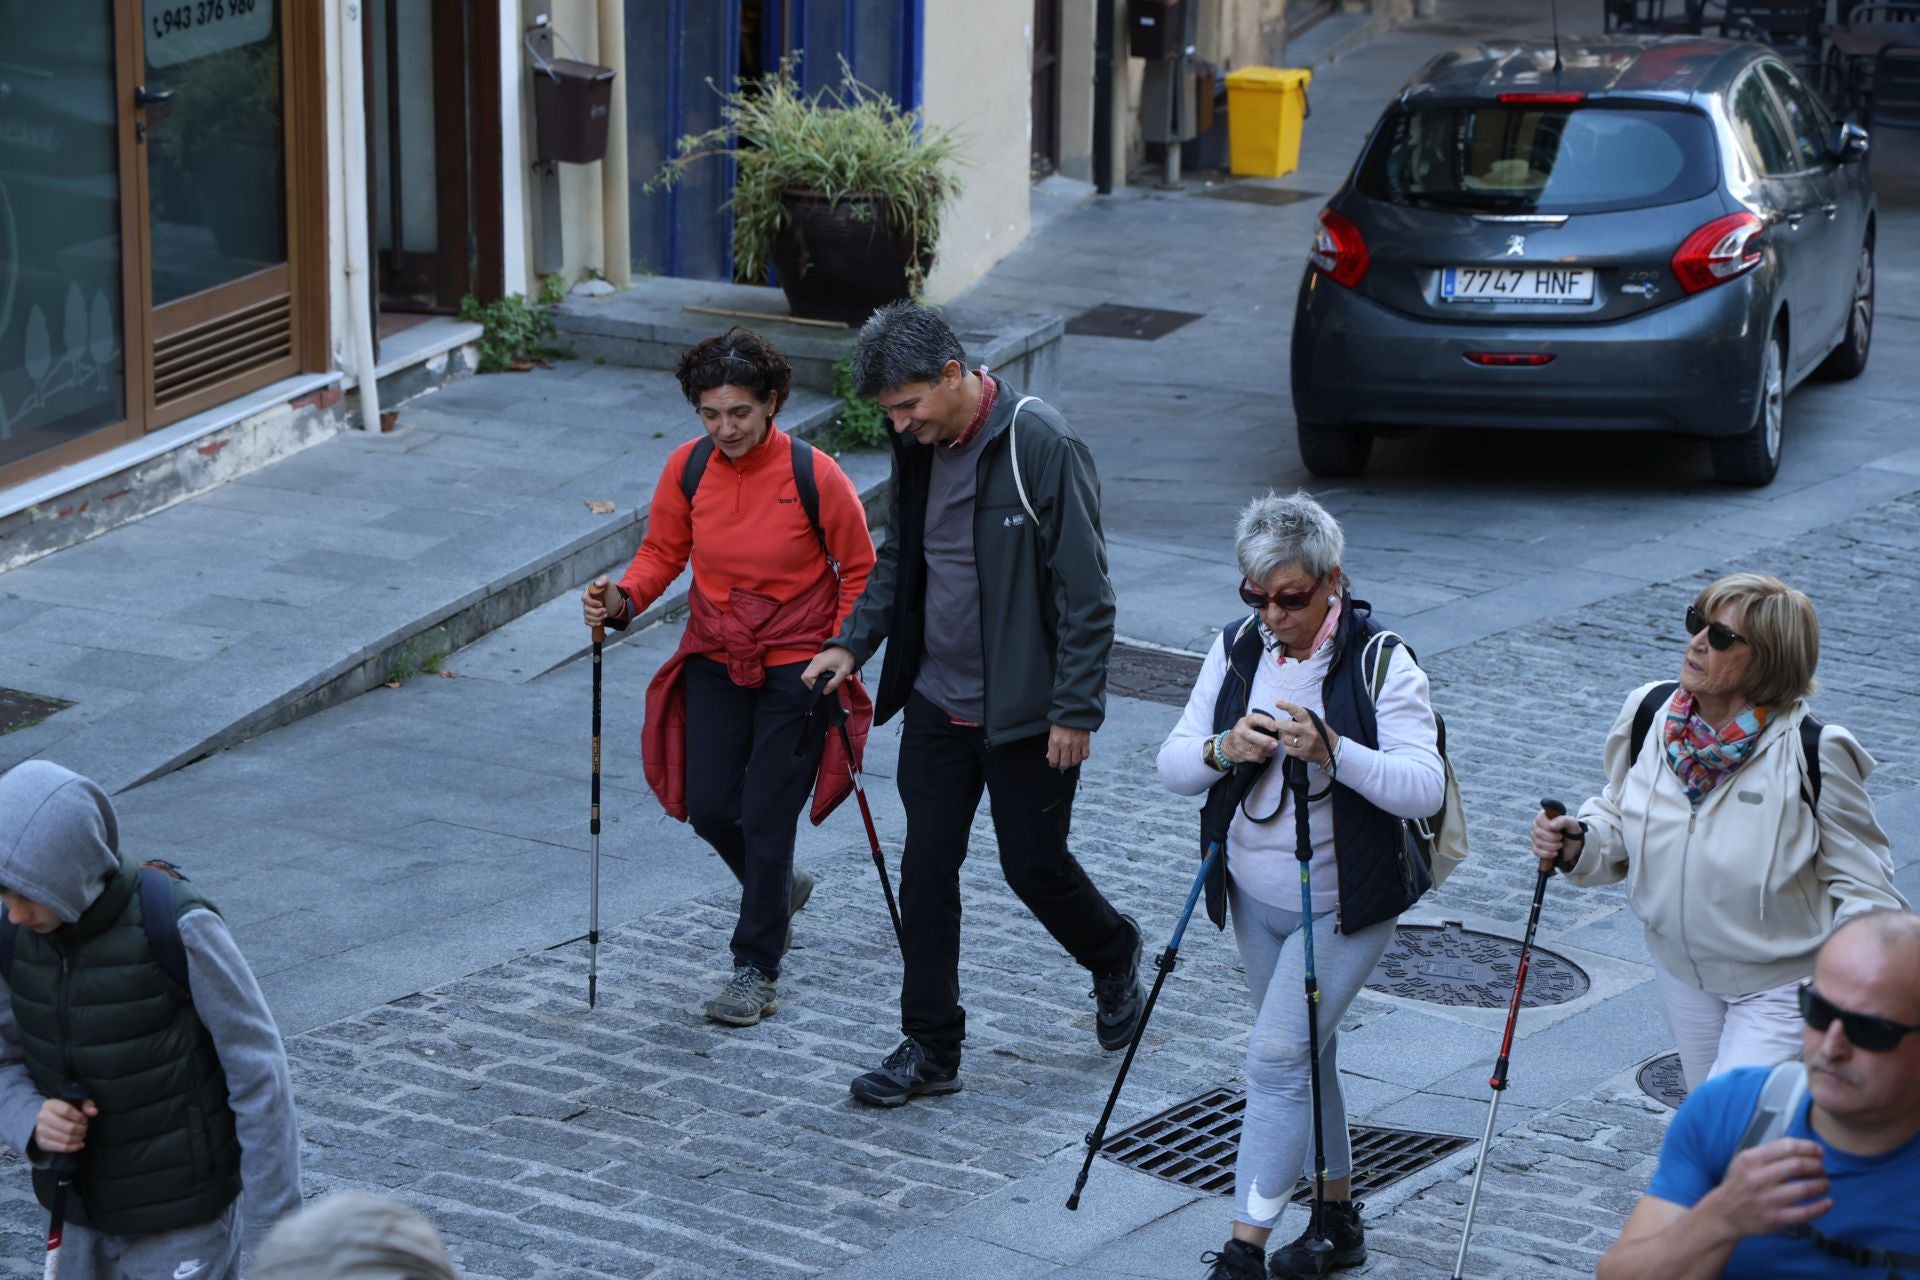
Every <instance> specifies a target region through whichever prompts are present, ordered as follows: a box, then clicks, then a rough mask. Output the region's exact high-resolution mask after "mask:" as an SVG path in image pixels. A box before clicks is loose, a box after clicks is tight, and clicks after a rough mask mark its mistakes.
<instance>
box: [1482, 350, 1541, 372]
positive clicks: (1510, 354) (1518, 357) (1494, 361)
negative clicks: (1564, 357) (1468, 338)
mask: <svg viewBox="0 0 1920 1280" xmlns="http://www.w3.org/2000/svg"><path fill="white" fill-rule="evenodd" d="M1467 359H1469V360H1471V361H1472V362H1473V363H1475V364H1482V365H1487V366H1489V367H1490V368H1497V369H1513V368H1518V369H1537V368H1539V367H1540V366H1541V365H1543V364H1552V363H1553V357H1552V356H1550V355H1548V354H1547V353H1546V352H1544V351H1469V352H1467Z"/></svg>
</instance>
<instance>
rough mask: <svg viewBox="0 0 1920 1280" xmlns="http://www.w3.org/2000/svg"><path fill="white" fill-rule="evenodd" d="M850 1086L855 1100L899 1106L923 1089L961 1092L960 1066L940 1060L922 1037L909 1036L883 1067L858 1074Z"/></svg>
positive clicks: (878, 1105)
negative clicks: (945, 1064) (922, 1041)
mask: <svg viewBox="0 0 1920 1280" xmlns="http://www.w3.org/2000/svg"><path fill="white" fill-rule="evenodd" d="M848 1088H849V1089H850V1090H851V1091H852V1093H853V1096H854V1099H855V1101H858V1102H864V1103H866V1104H868V1105H869V1106H874V1107H897V1106H899V1105H900V1104H901V1103H903V1102H905V1101H906V1100H907V1099H908V1098H917V1097H919V1096H920V1095H921V1094H923V1093H958V1092H960V1068H959V1066H958V1065H957V1064H956V1065H954V1066H951V1067H946V1066H941V1065H939V1064H937V1063H936V1062H934V1060H933V1058H932V1056H931V1055H930V1054H928V1052H927V1051H926V1049H925V1048H924V1047H922V1046H921V1044H920V1042H919V1041H918V1040H915V1039H914V1038H913V1037H912V1036H908V1037H907V1038H906V1039H905V1040H902V1041H901V1042H900V1047H899V1048H897V1049H895V1050H894V1051H893V1052H892V1053H890V1054H888V1055H887V1056H886V1058H885V1059H884V1060H883V1061H882V1062H881V1063H880V1065H879V1067H877V1068H876V1069H874V1070H872V1071H869V1072H867V1074H865V1075H863V1076H857V1077H855V1078H854V1081H853V1083H852V1084H851V1085H849V1086H848Z"/></svg>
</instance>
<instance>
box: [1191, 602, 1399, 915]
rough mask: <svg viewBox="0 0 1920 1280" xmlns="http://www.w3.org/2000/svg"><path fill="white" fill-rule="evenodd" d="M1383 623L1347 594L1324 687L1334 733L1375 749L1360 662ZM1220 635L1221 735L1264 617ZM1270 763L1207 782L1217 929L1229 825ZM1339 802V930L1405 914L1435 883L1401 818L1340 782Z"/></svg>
mask: <svg viewBox="0 0 1920 1280" xmlns="http://www.w3.org/2000/svg"><path fill="white" fill-rule="evenodd" d="M1243 623H1244V624H1246V625H1244V626H1243V625H1242V624H1243ZM1379 630H1381V628H1380V625H1379V624H1378V623H1376V622H1375V621H1374V620H1373V607H1372V606H1371V605H1369V604H1368V603H1367V602H1366V601H1364V600H1355V599H1353V598H1352V597H1350V596H1349V597H1347V599H1346V600H1345V602H1344V603H1343V605H1342V607H1341V610H1340V621H1339V623H1338V624H1337V625H1336V626H1335V627H1334V631H1333V636H1332V638H1331V639H1329V640H1328V641H1327V643H1328V644H1329V645H1331V646H1332V647H1333V653H1332V660H1331V662H1330V663H1329V664H1328V666H1327V675H1326V679H1325V680H1324V681H1322V682H1321V685H1320V698H1321V703H1322V706H1323V707H1324V710H1323V711H1322V712H1321V715H1322V717H1323V718H1324V719H1325V720H1326V722H1327V724H1328V725H1329V726H1331V727H1332V729H1333V731H1334V732H1335V733H1337V734H1339V735H1340V736H1341V737H1342V738H1352V739H1353V740H1354V741H1355V742H1358V743H1360V744H1362V745H1363V746H1366V747H1370V748H1376V749H1377V748H1378V747H1379V745H1380V731H1379V725H1378V722H1377V721H1376V720H1375V719H1374V714H1373V694H1372V691H1371V690H1370V689H1368V687H1367V675H1368V673H1367V672H1366V671H1364V670H1362V669H1361V668H1362V666H1363V662H1362V657H1363V654H1364V653H1365V650H1366V647H1367V641H1368V640H1369V639H1371V638H1372V637H1373V635H1374V634H1375V633H1376V632H1378V631H1379ZM1220 643H1221V644H1222V645H1223V646H1225V648H1226V652H1227V674H1226V678H1225V679H1224V680H1222V681H1221V682H1220V692H1219V695H1218V696H1217V697H1216V698H1215V699H1214V704H1213V731H1214V732H1215V733H1219V732H1221V731H1222V730H1225V729H1229V728H1232V727H1233V725H1234V724H1236V723H1238V721H1239V720H1240V717H1242V716H1244V715H1246V714H1247V700H1248V698H1249V696H1250V695H1251V693H1252V691H1253V675H1254V672H1255V671H1256V670H1258V669H1259V665H1260V660H1261V656H1262V655H1263V654H1264V653H1265V652H1266V645H1265V643H1264V642H1263V641H1262V640H1261V638H1260V627H1259V624H1258V622H1257V621H1251V620H1249V619H1248V618H1246V617H1244V616H1243V617H1240V618H1236V619H1234V620H1233V622H1232V623H1230V624H1229V625H1228V626H1227V627H1226V629H1225V630H1224V631H1223V632H1222V634H1221V638H1220ZM1263 710H1268V711H1271V710H1272V708H1270V707H1268V708H1263ZM1270 766H1271V761H1266V762H1262V763H1260V764H1257V765H1249V764H1243V765H1236V766H1234V769H1233V772H1232V773H1227V774H1222V775H1221V777H1220V781H1218V782H1216V783H1214V784H1213V786H1212V787H1211V788H1209V789H1208V791H1207V799H1206V803H1205V804H1204V805H1203V806H1202V807H1201V809H1200V851H1201V853H1202V855H1203V856H1204V855H1205V853H1206V852H1207V851H1208V850H1209V849H1212V848H1214V847H1215V846H1218V847H1219V850H1220V858H1219V859H1218V861H1217V862H1215V864H1214V869H1213V872H1212V874H1211V875H1210V876H1209V877H1208V879H1207V915H1208V917H1209V918H1210V919H1212V921H1213V923H1214V925H1215V926H1216V927H1218V928H1224V927H1225V926H1226V922H1227V859H1228V850H1227V831H1228V829H1229V828H1230V827H1231V826H1232V825H1233V815H1234V813H1235V811H1236V810H1238V809H1239V807H1240V802H1241V801H1242V800H1243V799H1244V798H1245V797H1246V794H1247V792H1248V791H1250V790H1251V789H1252V788H1253V785H1254V783H1256V782H1258V781H1259V780H1260V777H1261V775H1262V774H1264V773H1265V772H1266V771H1267V769H1268V768H1269V767H1270ZM1332 801H1333V855H1334V865H1335V867H1336V869H1337V871H1338V873H1339V885H1340V897H1339V901H1338V903H1337V905H1336V906H1335V908H1334V928H1335V929H1336V930H1337V931H1338V932H1341V933H1358V932H1359V931H1360V930H1362V929H1364V928H1366V927H1367V926H1369V925H1374V924H1379V923H1380V922H1381V921H1382V920H1390V919H1392V918H1393V917H1394V916H1397V915H1399V914H1400V913H1401V912H1402V911H1405V910H1406V909H1407V908H1408V907H1411V906H1412V905H1413V904H1414V903H1416V902H1418V901H1419V900H1420V895H1421V894H1423V893H1425V892H1426V891H1427V890H1428V889H1430V888H1432V887H1433V884H1432V881H1431V880H1430V879H1429V877H1428V876H1427V872H1426V868H1425V867H1424V866H1422V865H1421V863H1420V860H1419V859H1418V858H1409V857H1408V856H1407V851H1406V847H1405V845H1406V842H1405V840H1404V838H1403V830H1404V829H1403V827H1402V824H1401V822H1400V819H1398V818H1396V817H1394V816H1393V815H1392V814H1390V813H1388V812H1387V811H1386V810H1384V809H1381V808H1378V807H1376V806H1374V805H1372V804H1369V803H1368V802H1367V801H1366V800H1363V799H1362V798H1361V797H1360V794H1359V792H1357V791H1354V790H1353V789H1352V788H1350V787H1343V786H1339V785H1337V784H1336V785H1335V786H1334V789H1333V796H1332Z"/></svg>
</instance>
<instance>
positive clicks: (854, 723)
mask: <svg viewBox="0 0 1920 1280" xmlns="http://www.w3.org/2000/svg"><path fill="white" fill-rule="evenodd" d="M838 598H839V584H838V583H837V582H835V581H834V577H833V575H832V574H831V573H827V574H822V575H821V578H820V581H819V582H818V583H816V584H815V585H814V587H813V589H812V590H811V591H809V592H808V593H807V594H806V595H804V596H802V597H800V598H799V599H798V600H793V601H790V602H788V603H786V604H781V603H780V602H779V601H778V600H775V599H774V598H773V597H771V596H766V595H762V594H760V593H759V592H757V591H748V590H747V589H746V588H744V587H735V588H734V589H733V592H732V595H731V596H730V598H729V603H730V604H731V605H732V606H733V607H732V610H731V612H723V611H721V610H720V609H718V608H715V607H714V606H713V605H711V604H709V603H707V600H706V598H705V597H704V596H702V595H701V594H700V593H699V592H697V591H696V592H693V593H691V594H690V595H689V596H688V597H687V599H688V601H689V603H690V604H691V605H692V612H691V615H690V616H689V617H688V618H687V629H686V632H685V634H683V635H682V636H681V637H680V647H679V648H678V649H676V650H675V651H674V654H673V656H672V657H671V658H668V659H667V661H666V664H665V665H664V666H662V667H661V668H660V671H659V673H658V674H657V675H655V676H654V677H653V682H652V683H651V684H649V685H648V686H647V723H646V727H645V728H644V729H642V730H641V731H640V759H641V763H642V764H643V765H644V766H645V768H646V774H647V785H648V786H649V787H652V788H653V794H654V795H656V796H658V797H659V798H660V804H661V806H662V807H663V808H664V809H666V811H667V812H668V813H670V814H672V815H673V816H674V817H676V818H678V819H680V821H682V822H685V821H686V820H687V803H686V781H687V775H686V769H687V692H686V685H685V684H684V683H683V682H682V680H681V675H682V669H683V668H684V667H685V666H686V664H687V659H688V658H691V657H694V656H696V655H701V654H711V653H719V652H724V653H725V655H726V663H727V676H728V678H730V679H731V680H732V681H733V682H734V683H735V684H737V685H740V686H741V687H742V688H747V689H757V688H759V687H760V686H761V685H762V684H764V683H766V679H767V669H766V665H765V664H766V659H767V655H768V654H769V653H771V652H773V651H774V650H777V649H791V648H815V647H817V646H818V645H819V644H820V642H821V640H823V639H824V638H825V637H826V636H827V635H829V634H831V632H832V630H833V625H834V620H835V612H836V605H837V602H838ZM833 696H835V697H838V698H839V699H840V706H841V708H842V709H843V710H844V711H845V712H846V713H847V716H848V719H847V736H848V738H849V739H851V740H852V743H853V754H852V756H851V757H849V755H848V754H847V748H846V743H845V741H843V740H842V739H841V737H840V735H839V733H838V732H830V733H829V734H828V735H827V742H826V747H825V749H824V750H822V751H821V753H820V772H819V775H818V777H817V778H816V779H815V781H814V784H813V808H812V811H811V813H810V815H809V816H810V817H811V819H812V821H813V824H814V825H815V826H819V825H820V824H821V823H822V822H824V821H825V820H826V817H827V815H828V814H830V813H832V812H833V810H834V808H835V807H836V806H837V805H838V804H839V803H840V802H841V801H842V800H845V799H846V798H847V794H848V793H849V792H850V791H852V790H853V778H852V774H851V772H850V771H851V770H852V769H857V768H859V767H860V761H861V758H862V757H863V756H864V755H865V753H866V747H867V733H868V731H869V730H870V729H871V728H872V727H873V700H872V699H871V698H869V697H868V696H867V690H866V687H865V686H864V685H862V684H861V683H860V677H858V676H853V677H851V678H850V679H848V680H846V681H845V682H844V683H843V684H841V686H840V688H839V690H838V691H837V693H836V694H834V695H833Z"/></svg>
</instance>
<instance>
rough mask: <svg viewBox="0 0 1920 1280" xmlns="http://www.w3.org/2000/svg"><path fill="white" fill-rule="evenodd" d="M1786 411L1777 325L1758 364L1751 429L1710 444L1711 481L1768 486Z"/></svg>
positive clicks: (1782, 342) (1781, 335)
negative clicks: (1756, 400) (1757, 400)
mask: <svg viewBox="0 0 1920 1280" xmlns="http://www.w3.org/2000/svg"><path fill="white" fill-rule="evenodd" d="M1786 407H1787V340H1786V334H1785V332H1784V331H1782V330H1781V329H1780V327H1779V326H1778V325H1776V326H1774V330H1773V333H1772V334H1770V335H1769V336H1768V338H1767V352H1766V355H1765V357H1764V358H1763V359H1762V360H1761V362H1760V403H1759V405H1757V406H1756V407H1755V410H1754V415H1753V418H1754V421H1753V425H1752V426H1750V427H1748V428H1747V429H1746V430H1745V431H1743V432H1741V433H1740V434H1739V435H1737V436H1721V437H1718V438H1716V439H1715V440H1714V441H1713V478H1714V479H1716V480H1718V481H1719V482H1720V483H1721V484H1739V485H1749V486H1756V487H1757V486H1759V485H1763V484H1770V483H1771V482H1772V481H1773V476H1774V473H1775V472H1777V471H1778V470H1780V435H1781V428H1782V426H1783V425H1784V422H1785V417H1786Z"/></svg>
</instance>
